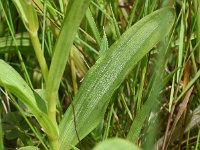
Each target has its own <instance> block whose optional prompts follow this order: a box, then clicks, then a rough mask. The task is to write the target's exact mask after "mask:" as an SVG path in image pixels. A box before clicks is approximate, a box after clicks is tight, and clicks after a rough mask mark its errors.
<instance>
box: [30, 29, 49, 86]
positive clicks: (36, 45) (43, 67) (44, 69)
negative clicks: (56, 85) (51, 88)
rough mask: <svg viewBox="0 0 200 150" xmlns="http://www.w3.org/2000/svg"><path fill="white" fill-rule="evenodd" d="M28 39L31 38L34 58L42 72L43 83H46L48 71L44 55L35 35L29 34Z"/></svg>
mask: <svg viewBox="0 0 200 150" xmlns="http://www.w3.org/2000/svg"><path fill="white" fill-rule="evenodd" d="M30 38H31V42H32V44H33V48H34V51H35V54H36V57H37V59H38V62H39V65H40V68H41V71H42V75H43V77H44V80H45V83H46V82H47V77H48V72H49V71H48V67H47V63H46V60H45V58H44V54H43V52H42V49H41V44H40V41H39V39H38V35H37V33H30Z"/></svg>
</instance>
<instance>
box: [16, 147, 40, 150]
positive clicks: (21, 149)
mask: <svg viewBox="0 0 200 150" xmlns="http://www.w3.org/2000/svg"><path fill="white" fill-rule="evenodd" d="M19 150H40V149H39V148H38V147H35V146H25V147H21V148H19Z"/></svg>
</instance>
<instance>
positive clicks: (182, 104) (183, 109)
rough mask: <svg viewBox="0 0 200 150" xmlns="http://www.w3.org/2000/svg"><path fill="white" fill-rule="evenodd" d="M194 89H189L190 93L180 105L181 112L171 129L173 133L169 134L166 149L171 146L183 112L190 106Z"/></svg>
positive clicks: (179, 111)
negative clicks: (170, 143) (171, 140)
mask: <svg viewBox="0 0 200 150" xmlns="http://www.w3.org/2000/svg"><path fill="white" fill-rule="evenodd" d="M193 89H194V86H192V87H191V88H190V89H189V91H188V92H187V93H186V95H185V98H184V99H183V101H182V103H181V104H180V105H179V110H178V113H177V115H176V118H175V121H174V123H173V125H172V129H171V132H170V134H169V138H168V142H167V143H166V146H165V149H167V147H168V145H169V142H170V139H171V137H172V134H173V132H174V130H175V128H176V125H177V123H178V121H179V120H180V118H181V116H182V114H183V112H184V111H185V109H186V108H187V104H188V102H189V100H190V96H191V94H192V91H193Z"/></svg>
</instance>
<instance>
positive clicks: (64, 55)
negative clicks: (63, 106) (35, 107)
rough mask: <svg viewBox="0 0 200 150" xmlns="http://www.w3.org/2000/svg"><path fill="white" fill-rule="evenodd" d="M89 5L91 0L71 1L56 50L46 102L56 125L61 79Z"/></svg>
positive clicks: (51, 66)
mask: <svg viewBox="0 0 200 150" xmlns="http://www.w3.org/2000/svg"><path fill="white" fill-rule="evenodd" d="M89 3H90V0H73V1H69V3H68V7H67V12H66V15H65V19H64V22H63V26H62V29H61V31H60V35H59V38H58V40H57V42H56V45H55V48H54V54H53V57H52V62H51V65H50V70H49V76H48V81H47V85H46V87H47V88H46V100H47V101H48V108H49V112H48V115H49V117H50V119H51V120H52V121H53V122H54V124H56V99H57V92H58V89H59V85H60V82H61V78H62V75H63V72H64V70H65V65H66V63H67V60H68V56H69V52H70V49H71V46H72V44H73V41H74V38H75V36H76V32H77V30H78V28H79V25H80V23H81V20H82V18H83V17H84V14H85V12H86V10H87V8H88V5H89Z"/></svg>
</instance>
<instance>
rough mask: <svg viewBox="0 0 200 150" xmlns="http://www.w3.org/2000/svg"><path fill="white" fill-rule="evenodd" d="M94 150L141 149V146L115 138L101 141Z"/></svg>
mask: <svg viewBox="0 0 200 150" xmlns="http://www.w3.org/2000/svg"><path fill="white" fill-rule="evenodd" d="M93 150H140V148H138V147H137V146H135V145H134V144H133V143H131V142H129V141H127V140H124V139H119V138H114V139H108V140H106V141H103V142H102V143H99V144H98V145H97V146H96V147H95V148H94V149H93Z"/></svg>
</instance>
